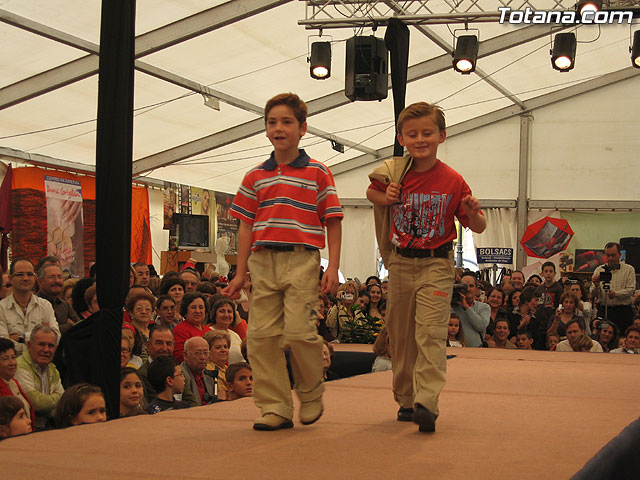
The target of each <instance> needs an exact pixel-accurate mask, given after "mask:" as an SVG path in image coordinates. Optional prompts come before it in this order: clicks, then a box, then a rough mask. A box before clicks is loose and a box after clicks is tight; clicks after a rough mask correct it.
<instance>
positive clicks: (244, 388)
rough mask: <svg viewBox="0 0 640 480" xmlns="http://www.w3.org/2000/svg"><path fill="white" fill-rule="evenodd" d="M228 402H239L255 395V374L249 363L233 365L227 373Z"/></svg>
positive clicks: (228, 368)
mask: <svg viewBox="0 0 640 480" xmlns="http://www.w3.org/2000/svg"><path fill="white" fill-rule="evenodd" d="M225 377H226V379H227V400H237V399H238V398H242V397H251V396H252V395H253V372H252V370H251V365H249V364H248V363H247V362H238V363H232V364H231V365H229V366H228V367H227V370H226V372H225Z"/></svg>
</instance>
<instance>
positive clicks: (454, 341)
mask: <svg viewBox="0 0 640 480" xmlns="http://www.w3.org/2000/svg"><path fill="white" fill-rule="evenodd" d="M447 347H464V332H463V331H462V327H461V325H460V317H459V316H458V315H457V314H455V313H452V314H451V315H450V316H449V326H448V337H447Z"/></svg>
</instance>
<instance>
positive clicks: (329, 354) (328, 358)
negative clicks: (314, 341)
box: [322, 340, 338, 382]
mask: <svg viewBox="0 0 640 480" xmlns="http://www.w3.org/2000/svg"><path fill="white" fill-rule="evenodd" d="M334 354H335V352H334V350H333V345H331V344H330V343H329V342H327V341H326V340H325V341H324V342H323V343H322V372H323V378H324V380H325V381H326V382H328V381H331V380H335V379H336V378H338V376H337V375H336V374H335V373H334V372H332V371H331V364H332V363H333V355H334Z"/></svg>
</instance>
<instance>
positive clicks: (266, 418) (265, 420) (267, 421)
mask: <svg viewBox="0 0 640 480" xmlns="http://www.w3.org/2000/svg"><path fill="white" fill-rule="evenodd" d="M284 428H293V422H292V421H291V420H288V419H286V418H284V417H281V416H280V415H276V414H275V413H265V414H264V415H263V416H262V417H260V418H256V420H255V422H253V429H254V430H266V431H273V430H282V429H284Z"/></svg>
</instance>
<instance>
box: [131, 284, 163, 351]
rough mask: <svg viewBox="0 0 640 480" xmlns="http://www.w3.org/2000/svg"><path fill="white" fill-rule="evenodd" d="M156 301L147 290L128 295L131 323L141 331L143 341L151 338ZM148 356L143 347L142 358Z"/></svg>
mask: <svg viewBox="0 0 640 480" xmlns="http://www.w3.org/2000/svg"><path fill="white" fill-rule="evenodd" d="M155 302H156V299H155V298H153V295H151V294H150V293H147V292H138V293H133V294H131V293H130V294H129V295H127V303H126V307H127V312H129V318H130V319H131V322H130V323H131V325H133V326H134V327H136V330H138V331H139V332H140V335H142V341H143V342H146V341H147V340H148V339H149V326H150V325H151V324H152V323H153V319H152V316H153V307H154V305H155ZM146 357H147V354H146V352H145V351H144V349H143V350H142V353H141V355H140V358H142V359H143V360H145V359H146Z"/></svg>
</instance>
